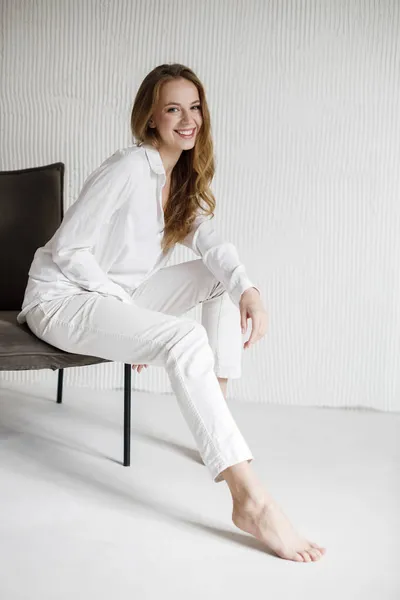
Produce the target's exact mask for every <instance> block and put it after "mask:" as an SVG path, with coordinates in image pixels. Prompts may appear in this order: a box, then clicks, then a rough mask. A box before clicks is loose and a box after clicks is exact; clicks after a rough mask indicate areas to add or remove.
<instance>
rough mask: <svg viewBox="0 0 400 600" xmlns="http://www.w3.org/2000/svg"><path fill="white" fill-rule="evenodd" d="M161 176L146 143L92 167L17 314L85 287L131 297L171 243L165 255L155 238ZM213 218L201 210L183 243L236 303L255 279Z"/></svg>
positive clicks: (39, 257)
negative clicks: (220, 233)
mask: <svg viewBox="0 0 400 600" xmlns="http://www.w3.org/2000/svg"><path fill="white" fill-rule="evenodd" d="M165 182H166V174H165V169H164V166H163V162H162V160H161V156H160V153H159V152H158V150H157V149H156V148H154V147H153V146H151V145H150V144H144V145H141V146H138V145H137V144H134V145H132V146H128V147H127V148H123V149H119V150H117V151H116V152H114V154H113V155H112V156H110V157H109V158H107V159H106V160H105V161H104V162H103V163H102V164H101V165H100V166H99V167H98V168H97V169H96V170H95V171H93V173H92V174H91V175H89V177H88V178H87V179H86V181H85V182H84V185H83V187H82V190H81V192H80V194H79V197H78V199H77V200H76V202H74V204H73V205H72V206H71V207H70V208H69V209H68V210H67V212H66V214H65V217H64V219H63V221H62V223H61V225H60V227H59V228H58V229H57V231H56V232H55V234H54V235H53V237H52V238H51V239H50V240H49V241H48V242H47V244H46V245H45V246H43V247H42V248H39V249H38V250H37V251H36V252H35V256H34V259H33V262H32V264H31V267H30V270H29V278H28V283H27V286H26V290H25V297H24V301H23V304H22V310H21V312H20V313H19V315H18V317H17V320H18V322H19V323H23V322H24V321H25V320H26V319H25V315H26V313H27V312H28V310H30V309H31V308H33V307H34V306H36V305H37V304H38V303H40V302H42V301H45V300H52V299H55V298H61V297H65V296H70V295H71V294H79V293H83V292H87V291H92V292H98V293H100V294H104V295H106V296H114V297H115V298H118V299H119V300H121V301H122V302H126V303H128V304H133V301H132V299H131V295H132V293H133V291H134V290H135V289H136V288H137V287H138V286H139V285H140V284H141V283H142V282H143V281H144V280H145V279H147V278H149V277H150V276H151V275H153V274H154V273H155V272H156V271H158V270H159V269H160V268H162V267H163V266H164V265H165V264H166V263H167V261H168V259H169V257H170V256H171V253H172V251H173V248H171V249H170V250H169V251H168V252H167V253H166V254H165V255H163V253H162V250H161V245H160V244H161V239H162V236H163V232H162V230H163V228H164V211H163V207H162V188H163V186H164V184H165ZM212 221H213V219H212V218H211V217H205V216H204V215H198V216H197V217H196V220H195V221H194V224H193V227H192V230H191V232H190V233H189V235H188V236H186V238H185V239H184V240H183V241H182V242H181V243H182V244H183V245H185V246H187V247H188V248H191V250H193V252H194V253H195V254H197V256H200V257H201V258H202V260H203V262H204V264H205V265H206V266H207V268H208V269H209V270H210V271H211V272H212V273H213V274H214V276H215V277H216V279H217V280H218V281H221V282H222V283H223V285H224V287H225V289H226V290H227V292H228V293H229V296H230V298H231V299H232V301H233V302H234V303H235V304H236V305H237V306H238V305H239V300H240V297H241V295H242V294H243V292H244V291H245V290H247V289H248V288H250V287H256V286H254V285H253V283H252V282H251V281H250V280H249V279H248V277H247V275H246V272H245V268H244V266H243V265H242V264H241V262H240V260H239V257H238V254H237V251H236V248H235V246H234V245H233V244H231V243H229V242H225V241H223V240H222V239H221V238H220V237H219V235H218V234H217V233H216V231H215V229H214V224H213V222H212ZM256 289H257V290H258V291H260V290H259V289H258V288H256Z"/></svg>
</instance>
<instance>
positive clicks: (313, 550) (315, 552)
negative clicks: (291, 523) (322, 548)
mask: <svg viewBox="0 0 400 600" xmlns="http://www.w3.org/2000/svg"><path fill="white" fill-rule="evenodd" d="M307 552H308V554H309V555H310V556H311V558H312V560H313V561H314V562H315V561H316V560H319V559H320V558H321V554H320V552H319V551H318V550H317V549H316V548H307Z"/></svg>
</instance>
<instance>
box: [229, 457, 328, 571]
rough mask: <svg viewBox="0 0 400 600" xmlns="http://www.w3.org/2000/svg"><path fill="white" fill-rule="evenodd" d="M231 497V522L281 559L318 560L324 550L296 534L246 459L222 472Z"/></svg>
mask: <svg viewBox="0 0 400 600" xmlns="http://www.w3.org/2000/svg"><path fill="white" fill-rule="evenodd" d="M222 477H223V479H225V481H226V483H227V484H228V487H229V489H230V492H231V494H232V500H233V511H232V521H233V522H234V524H235V525H236V527H239V529H241V530H242V531H245V532H246V533H250V534H251V535H254V537H256V538H257V539H258V540H260V542H263V543H264V544H265V545H266V546H268V548H270V549H271V550H272V551H273V552H275V554H277V555H278V556H280V557H281V558H286V559H288V560H294V561H297V562H311V561H316V560H319V559H320V558H321V557H322V556H323V555H324V554H325V552H326V549H325V548H323V547H322V546H319V545H318V544H314V542H309V541H307V540H306V539H305V538H304V537H302V536H301V535H299V534H298V533H297V532H296V531H295V529H294V528H293V526H292V525H291V523H290V522H289V520H288V518H287V517H286V515H285V514H284V513H283V512H282V510H281V509H280V508H279V506H278V505H277V504H276V503H275V501H274V500H273V498H272V497H271V496H270V495H269V493H268V492H267V491H266V490H265V489H264V487H263V486H262V484H261V482H260V481H259V480H258V478H257V476H256V475H255V473H254V471H253V469H252V468H251V465H250V464H249V461H243V462H241V463H238V464H236V465H233V466H232V467H228V468H227V469H225V470H224V471H222Z"/></svg>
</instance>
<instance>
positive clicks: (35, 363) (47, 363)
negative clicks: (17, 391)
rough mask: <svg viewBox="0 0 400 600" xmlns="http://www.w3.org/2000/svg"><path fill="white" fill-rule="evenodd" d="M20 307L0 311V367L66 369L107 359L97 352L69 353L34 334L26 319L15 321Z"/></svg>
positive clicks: (6, 368) (4, 368) (21, 369)
mask: <svg viewBox="0 0 400 600" xmlns="http://www.w3.org/2000/svg"><path fill="white" fill-rule="evenodd" d="M18 312H19V311H13V310H7V311H0V371H26V370H31V369H52V370H53V371H55V370H56V369H65V368H67V367H83V366H85V365H95V364H97V363H102V362H110V361H108V360H106V359H104V358H98V357H96V356H83V355H82V354H71V353H69V352H64V350H60V349H59V348H55V347H54V346H51V345H50V344H47V343H46V342H43V341H42V340H40V339H39V338H38V337H36V335H34V334H33V333H32V332H31V330H30V329H29V327H28V326H27V325H26V323H23V324H22V325H20V324H19V323H18V322H17V315H18Z"/></svg>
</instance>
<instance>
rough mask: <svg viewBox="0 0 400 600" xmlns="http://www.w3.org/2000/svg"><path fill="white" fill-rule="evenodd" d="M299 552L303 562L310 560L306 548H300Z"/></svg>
mask: <svg viewBox="0 0 400 600" xmlns="http://www.w3.org/2000/svg"><path fill="white" fill-rule="evenodd" d="M299 554H301V556H302V557H303V560H304V562H311V556H310V555H309V554H308V552H307V550H302V551H301V552H299Z"/></svg>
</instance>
